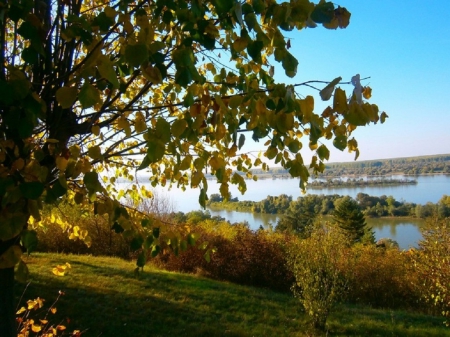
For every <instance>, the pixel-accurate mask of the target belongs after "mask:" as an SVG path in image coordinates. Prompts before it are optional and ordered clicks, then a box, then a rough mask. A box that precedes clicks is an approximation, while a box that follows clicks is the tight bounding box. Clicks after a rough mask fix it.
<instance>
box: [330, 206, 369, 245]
mask: <svg viewBox="0 0 450 337" xmlns="http://www.w3.org/2000/svg"><path fill="white" fill-rule="evenodd" d="M336 204H337V205H336V208H335V210H334V213H333V220H334V221H335V222H336V223H337V225H338V226H339V228H341V229H342V230H343V232H344V233H345V234H346V235H347V237H348V239H349V242H350V243H352V244H354V243H358V242H361V243H374V242H375V237H374V234H373V231H372V228H370V227H368V226H367V223H366V220H365V218H364V214H363V213H362V211H361V209H360V207H359V205H358V203H357V202H356V201H355V200H354V199H352V198H350V197H344V198H342V199H338V200H337V202H336Z"/></svg>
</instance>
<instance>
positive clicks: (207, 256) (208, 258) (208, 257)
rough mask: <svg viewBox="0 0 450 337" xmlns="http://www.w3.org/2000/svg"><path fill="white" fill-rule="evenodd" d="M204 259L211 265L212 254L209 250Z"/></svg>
mask: <svg viewBox="0 0 450 337" xmlns="http://www.w3.org/2000/svg"><path fill="white" fill-rule="evenodd" d="M203 257H204V259H205V260H206V262H208V263H210V262H211V252H210V250H209V249H208V250H207V251H206V253H205V255H203Z"/></svg>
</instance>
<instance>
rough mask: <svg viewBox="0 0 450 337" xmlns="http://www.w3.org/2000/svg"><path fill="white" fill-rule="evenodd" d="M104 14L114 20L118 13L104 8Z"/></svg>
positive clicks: (109, 8)
mask: <svg viewBox="0 0 450 337" xmlns="http://www.w3.org/2000/svg"><path fill="white" fill-rule="evenodd" d="M105 14H106V16H107V17H108V18H112V19H114V18H115V17H116V15H117V14H118V12H117V11H116V10H115V9H114V8H112V7H109V6H107V7H106V8H105Z"/></svg>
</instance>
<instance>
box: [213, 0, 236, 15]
mask: <svg viewBox="0 0 450 337" xmlns="http://www.w3.org/2000/svg"><path fill="white" fill-rule="evenodd" d="M211 2H212V3H213V4H214V9H215V10H216V12H217V14H219V15H221V14H225V13H228V12H229V11H231V9H232V8H233V1H230V0H213V1H211Z"/></svg>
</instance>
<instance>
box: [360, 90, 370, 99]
mask: <svg viewBox="0 0 450 337" xmlns="http://www.w3.org/2000/svg"><path fill="white" fill-rule="evenodd" d="M362 94H363V96H364V98H365V99H369V98H370V97H372V88H371V87H364V90H363V93H362Z"/></svg>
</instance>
